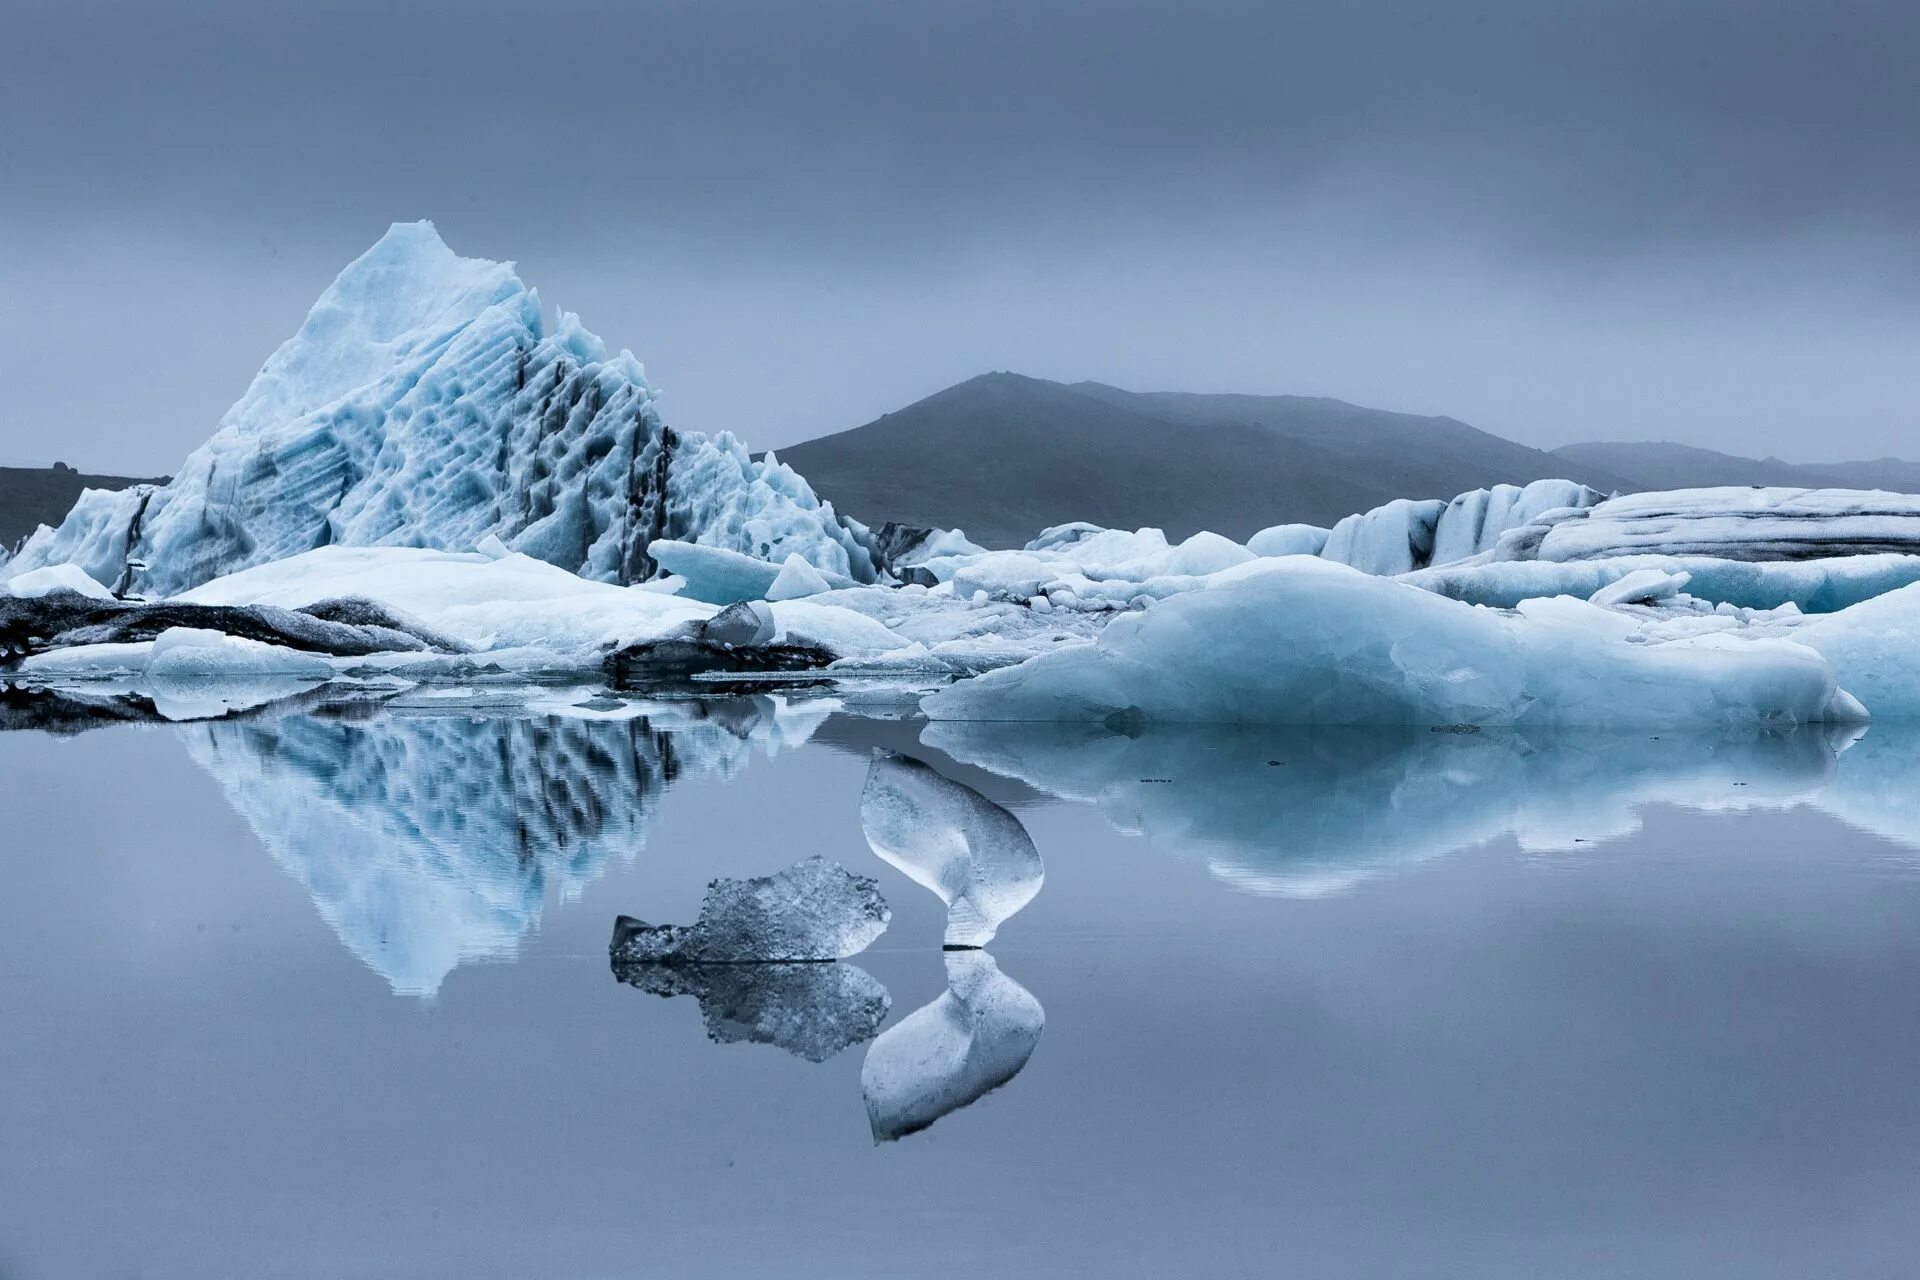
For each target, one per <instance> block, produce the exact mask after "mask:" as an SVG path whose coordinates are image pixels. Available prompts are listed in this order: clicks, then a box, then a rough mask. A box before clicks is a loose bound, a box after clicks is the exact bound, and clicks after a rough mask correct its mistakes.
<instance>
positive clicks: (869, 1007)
mask: <svg viewBox="0 0 1920 1280" xmlns="http://www.w3.org/2000/svg"><path fill="white" fill-rule="evenodd" d="M613 975H614V977H616V978H618V979H619V980H620V981H622V982H625V983H628V984H630V985H632V986H635V987H638V988H640V990H642V991H645V992H647V993H649V994H651V995H656V996H667V997H672V996H683V995H690V996H692V997H694V998H695V999H696V1000H698V1001H699V1002H700V1018H701V1021H702V1022H704V1023H705V1024H706V1028H707V1038H708V1039H710V1040H712V1041H713V1042H714V1043H715V1044H735V1043H739V1042H742V1041H745V1042H749V1043H753V1044H770V1045H774V1046H776V1047H777V1048H781V1049H785V1050H786V1051H787V1052H788V1053H791V1054H793V1055H794V1056H795V1057H799V1058H805V1059H806V1060H807V1061H809V1062H825V1061H826V1060H827V1059H828V1058H831V1057H833V1055H835V1054H836V1053H839V1052H840V1051H841V1050H842V1049H845V1048H847V1047H848V1046H850V1045H856V1044H861V1043H863V1042H865V1041H868V1040H871V1039H873V1037H874V1035H875V1034H876V1033H878V1032H879V1030H880V1024H881V1023H883V1022H885V1021H886V1019H887V1013H888V1011H889V1010H890V1009H891V1008H892V1007H893V999H892V997H891V996H889V995H888V994H887V989H886V988H885V987H883V986H881V985H880V984H879V983H878V982H877V981H875V980H874V978H873V975H871V974H869V973H868V972H867V971H866V970H865V969H862V968H860V967H859V966H858V965H852V964H807V963H795V964H644V963H622V962H620V961H618V960H616V961H614V964H613Z"/></svg>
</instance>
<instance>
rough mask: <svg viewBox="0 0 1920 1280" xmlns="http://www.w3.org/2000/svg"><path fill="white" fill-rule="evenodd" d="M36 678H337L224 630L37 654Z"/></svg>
mask: <svg viewBox="0 0 1920 1280" xmlns="http://www.w3.org/2000/svg"><path fill="white" fill-rule="evenodd" d="M20 670H21V672H22V674H24V675H27V676H30V677H35V678H42V679H44V678H48V677H56V676H57V677H65V678H67V679H89V678H106V677H111V676H121V675H144V676H147V677H149V678H150V679H153V680H157V681H181V680H218V679H232V678H236V677H250V676H293V677H304V678H307V679H311V680H315V681H320V680H328V679H331V678H332V677H333V674H334V667H333V664H332V663H330V662H328V661H327V660H326V659H325V658H322V657H319V656H318V655H315V654H311V653H302V652H300V651H299V650H297V649H288V648H286V647H284V646H281V645H275V644H263V643H261V642H260V641H258V640H248V639H245V638H243V637H240V636H230V635H227V634H225V633H224V632H220V631H206V630H202V629H199V628H195V627H172V628H169V629H168V630H166V631H163V632H161V633H160V635H159V636H158V637H157V638H156V639H153V640H143V641H137V642H134V643H131V644H82V645H74V646H72V647H70V648H65V649H53V650H49V651H48V652H45V653H37V654H34V655H32V656H30V657H28V658H26V659H24V660H23V661H22V662H21V663H20Z"/></svg>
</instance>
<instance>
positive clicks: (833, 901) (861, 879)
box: [611, 857, 893, 965]
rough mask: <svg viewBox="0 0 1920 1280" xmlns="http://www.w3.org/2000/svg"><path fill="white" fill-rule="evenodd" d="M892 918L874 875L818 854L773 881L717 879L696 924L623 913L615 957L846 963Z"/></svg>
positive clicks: (624, 960)
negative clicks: (648, 919)
mask: <svg viewBox="0 0 1920 1280" xmlns="http://www.w3.org/2000/svg"><path fill="white" fill-rule="evenodd" d="M892 916H893V913H892V912H891V911H890V910H889V909H888V908H887V902H886V899H884V898H882V897H881V896H880V886H879V884H878V882H876V881H875V880H874V879H873V878H872V877H870V876H859V875H855V874H854V873H853V872H851V871H848V870H847V869H846V868H845V867H843V866H841V865H840V864H839V863H837V862H828V861H827V860H826V859H825V858H819V857H814V858H808V859H806V860H805V861H804V862H797V863H795V864H794V865H793V866H791V867H788V868H787V869H786V870H785V871H781V872H777V873H775V874H774V875H770V876H755V877H754V878H753V879H751V880H731V879H726V878H721V879H718V880H713V881H710V882H709V883H708V885H707V897H706V901H704V902H703V903H701V904H700V919H699V920H697V921H695V922H694V923H693V924H691V925H675V924H657V925H656V924H647V923H645V922H644V921H640V920H635V919H634V918H633V917H632V916H621V917H620V918H619V919H617V920H615V921H614V923H613V943H612V946H611V952H612V956H613V961H614V963H615V964H616V965H620V964H742V963H759V962H766V961H788V960H840V959H844V958H845V957H847V956H850V955H855V954H857V953H859V952H861V951H864V950H866V948H867V947H868V945H869V944H871V943H872V942H873V940H874V939H875V938H877V937H879V936H880V935H881V934H882V933H885V932H886V929H887V921H888V920H890V919H891V918H892Z"/></svg>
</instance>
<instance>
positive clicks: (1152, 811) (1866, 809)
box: [923, 723, 1920, 897]
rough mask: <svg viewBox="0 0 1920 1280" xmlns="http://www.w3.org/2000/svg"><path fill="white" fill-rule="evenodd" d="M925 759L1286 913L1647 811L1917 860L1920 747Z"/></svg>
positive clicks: (931, 736) (1374, 735)
mask: <svg viewBox="0 0 1920 1280" xmlns="http://www.w3.org/2000/svg"><path fill="white" fill-rule="evenodd" d="M923 740H924V741H925V742H926V743H927V745H929V746H931V747H935V748H938V749H940V750H942V751H945V752H946V753H947V754H949V755H951V756H953V757H954V758H955V759H957V760H960V761H963V762H965V763H967V764H970V765H974V766H978V767H980V768H984V769H987V770H990V771H992V772H994V773H998V774H1000V775H1002V776H1005V777H1008V778H1015V779H1018V780H1020V781H1022V782H1024V783H1026V784H1027V785H1029V786H1032V787H1034V788H1035V789H1037V790H1039V791H1042V792H1045V793H1047V794H1049V795H1052V796H1056V797H1060V798H1064V799H1071V800H1076V801H1080V802H1084V803H1088V804H1092V805H1094V806H1096V807H1097V808H1098V809H1099V811H1100V813H1101V814H1102V816H1103V817H1105V818H1106V820H1107V821H1108V822H1109V823H1111V824H1112V825H1113V826H1114V827H1116V828H1118V829H1120V830H1122V831H1127V832H1135V833H1139V834H1142V835H1145V836H1147V837H1148V838H1149V839H1151V840H1153V841H1154V843H1155V844H1156V845H1157V846H1159V847H1160V848H1162V849H1166V850H1170V851H1176V852H1181V853H1185V854H1190V855H1193V856H1196V857H1200V858H1203V859H1205V860H1206V862H1207V863H1208V865H1209V866H1210V868H1211V869H1212V871H1213V872H1214V874H1215V875H1216V876H1218V877H1219V878H1220V879H1222V880H1224V881H1226V882H1228V883H1229V884H1232V885H1234V886H1235V887H1237V888H1240V889H1244V890H1247V891H1250V892H1257V893H1270V894H1278V895H1285V896H1290V897H1314V896H1320V895H1324V894H1328V893H1336V892H1340V891H1343V890H1346V889H1349V888H1351V887H1353V886H1354V885H1356V884H1358V883H1360V882H1362V881H1364V880H1367V879H1369V878H1372V877H1376V876H1380V875H1383V874H1390V873H1391V872H1392V871H1394V870H1395V869H1397V868H1400V867H1403V866H1406V865H1409V864H1411V863H1415V862H1419V861H1421V860H1424V859H1428V858H1434V857H1439V856H1442V855H1445V854H1448V853H1451V852H1454V851H1456V850H1459V849H1464V848H1469V847H1471V846H1474V845H1478V844H1482V843H1484V842H1486V841H1489V840H1492V839H1495V838H1498V837H1502V836H1510V837H1512V838H1513V839H1514V840H1515V841H1516V842H1518V843H1519V844H1520V846H1521V847H1522V848H1523V849H1527V850H1533V851H1555V850H1573V849H1581V848H1590V847H1592V846H1593V845H1595V844H1598V843H1600V842H1603V841H1606V840H1611V839H1615V838H1618V837H1621V836H1625V835H1628V834H1631V833H1632V832H1634V831H1636V830H1638V828H1639V825H1640V819H1639V815H1638V812H1637V811H1638V809H1639V808H1640V807H1641V806H1643V805H1646V804H1650V803H1668V804H1678V805H1684V806H1688V807H1691V808H1696V809H1708V810H1735V809H1750V808H1786V807H1790V806H1793V805H1797V804H1811V805H1814V806H1817V807H1820V808H1823V809H1826V810H1828V811H1829V812H1831V813H1833V814H1834V815H1835V816H1837V817H1839V818H1841V819H1842V820H1844V821H1850V822H1853V823H1855V824H1856V825H1859V826H1862V827H1864V828H1866V829H1867V830H1870V831H1872V832H1874V833H1875V834H1878V835H1882V836H1884V837H1886V838H1888V839H1891V840H1896V841H1899V842H1901V843H1904V844H1907V845H1909V846H1914V847H1920V798H1916V789H1915V788H1914V787H1913V785H1912V779H1913V778H1914V777H1915V776H1916V774H1920V750H1917V748H1920V740H1916V739H1915V738H1914V737H1913V736H1912V735H1911V734H1901V733H1897V732H1893V731H1881V730H1873V731H1870V732H1869V733H1868V734H1867V735H1866V737H1865V739H1864V740H1860V741H1850V739H1849V738H1848V737H1846V736H1839V737H1836V736H1834V735H1832V734H1831V733H1830V732H1828V731H1824V730H1820V729H1803V730H1799V731H1795V732H1792V733H1782V734H1759V735H1754V734H1743V735H1728V736H1713V735H1698V734H1695V735H1684V736H1673V735H1661V736H1653V735H1647V734H1618V733H1602V732H1587V733H1556V734H1533V735H1529V734H1522V733H1514V732H1495V731H1486V732H1480V733H1448V732H1434V731H1429V730H1407V731H1404V732H1393V731H1382V730H1361V729H1337V730H1336V729H1254V728H1248V729H1224V728H1202V727H1191V726H1188V727H1181V726H1169V727H1165V728H1155V729H1150V730H1147V731H1146V732H1144V733H1141V734H1139V735H1137V736H1126V735H1123V734H1118V733H1113V732H1110V731H1108V730H1106V729H1104V728H1101V727H1099V726H1092V725H1045V726H1037V725H1012V724H987V723H942V724H932V725H929V726H927V728H926V729H925V731H924V734H923Z"/></svg>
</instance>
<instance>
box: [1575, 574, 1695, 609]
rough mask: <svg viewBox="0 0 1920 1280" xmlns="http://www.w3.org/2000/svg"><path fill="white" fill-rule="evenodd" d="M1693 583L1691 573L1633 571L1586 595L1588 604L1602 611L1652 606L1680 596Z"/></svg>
mask: <svg viewBox="0 0 1920 1280" xmlns="http://www.w3.org/2000/svg"><path fill="white" fill-rule="evenodd" d="M1692 580H1693V575H1692V574H1690V573H1665V572H1663V571H1661V570H1659V569H1635V570H1633V571H1632V572H1631V573H1628V574H1626V575H1625V576H1623V577H1621V578H1618V579H1616V580H1615V581H1613V582H1609V583H1608V584H1607V585H1606V586H1604V587H1601V588H1600V589H1599V590H1598V591H1596V592H1594V593H1593V594H1592V595H1590V596H1588V597H1587V603H1589V604H1597V605H1599V606H1600V607H1601V608H1603V609H1611V608H1613V607H1614V606H1615V605H1622V604H1653V603H1654V602H1655V601H1659V600H1668V599H1671V598H1673V597H1674V596H1677V595H1679V594H1680V592H1681V590H1682V589H1683V588H1684V587H1685V586H1686V585H1687V583H1688V582H1690V581H1692Z"/></svg>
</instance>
